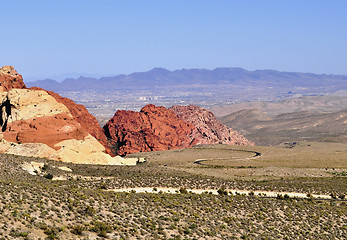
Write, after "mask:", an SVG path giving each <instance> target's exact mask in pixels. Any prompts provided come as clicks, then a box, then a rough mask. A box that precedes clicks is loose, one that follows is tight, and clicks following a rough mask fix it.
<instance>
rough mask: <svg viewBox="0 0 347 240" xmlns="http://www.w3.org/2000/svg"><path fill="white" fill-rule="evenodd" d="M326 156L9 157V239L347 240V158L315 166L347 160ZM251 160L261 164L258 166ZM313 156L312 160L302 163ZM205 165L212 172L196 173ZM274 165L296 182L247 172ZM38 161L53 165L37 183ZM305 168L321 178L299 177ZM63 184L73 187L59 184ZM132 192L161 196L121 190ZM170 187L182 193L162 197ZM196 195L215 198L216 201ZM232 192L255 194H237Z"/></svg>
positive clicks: (1, 195) (4, 172)
mask: <svg viewBox="0 0 347 240" xmlns="http://www.w3.org/2000/svg"><path fill="white" fill-rule="evenodd" d="M305 144H306V145H305ZM307 145H310V146H307ZM310 148H311V149H313V150H312V152H311V153H310V152H309V151H307V149H310ZM319 148H320V145H319V143H318V145H317V144H316V143H310V144H308V143H300V144H299V145H298V146H295V147H294V148H290V149H289V148H287V146H278V147H277V148H273V149H272V148H265V147H252V148H251V149H248V147H246V148H245V147H236V148H233V150H231V149H230V147H227V146H200V147H197V148H191V149H182V150H172V151H163V152H151V153H141V154H134V156H139V155H141V156H144V157H146V158H147V160H148V162H147V163H143V164H140V165H138V166H123V167H122V166H97V165H76V164H69V163H62V162H54V161H49V160H45V159H38V158H25V157H18V156H14V155H5V154H3V155H0V171H1V174H0V213H1V214H0V239H105V238H108V239H343V238H345V236H346V234H347V228H346V226H347V202H346V201H342V200H343V199H345V197H344V196H345V194H346V189H347V178H346V175H347V171H346V168H347V166H346V164H347V163H346V161H344V160H343V159H346V158H341V159H342V160H341V159H340V158H339V157H336V156H339V154H336V155H335V158H324V159H326V161H325V163H324V164H325V165H324V164H322V165H317V163H316V157H317V158H320V157H324V156H318V155H321V154H322V152H326V156H328V155H329V154H328V153H329V151H330V153H333V152H336V151H340V154H342V156H344V155H343V154H345V153H344V152H343V150H341V149H342V148H343V146H338V145H337V146H335V147H333V146H329V148H328V149H325V150H321V152H319V151H318V152H317V150H316V149H319ZM340 148H341V149H340ZM345 149H347V148H345ZM236 150H238V151H236ZM240 150H242V151H240ZM246 151H257V152H260V153H262V155H261V156H260V157H256V158H254V157H252V156H253V155H252V154H251V153H250V152H246ZM305 152H306V156H308V158H306V160H305V161H304V160H302V159H301V154H303V153H305ZM314 152H316V153H317V154H316V155H317V156H316V155H315V154H314ZM285 153H286V154H287V159H288V160H287V161H286V160H285V159H286V158H285V155H286V154H285ZM307 154H308V155H307ZM213 156H214V157H215V158H213ZM310 156H311V157H310ZM202 158H203V159H207V160H208V161H206V162H205V163H206V164H207V165H198V164H194V160H196V159H202ZM242 159H243V160H242ZM245 159H247V160H245ZM310 159H311V160H310ZM228 160H229V161H228ZM275 160H277V162H278V163H277V165H276V164H275V166H272V168H273V169H275V170H276V169H277V170H280V169H283V168H284V169H287V171H288V173H289V174H290V175H288V176H282V175H279V176H277V175H276V174H277V173H278V172H279V171H277V170H276V171H275V170H274V172H273V173H274V175H271V174H263V176H261V175H259V176H258V175H247V174H248V173H249V172H247V171H253V170H261V169H263V171H264V169H267V168H270V165H273V162H275ZM32 161H35V162H40V163H44V167H43V169H42V173H41V174H38V175H30V174H29V173H28V172H26V171H25V170H23V169H22V165H23V164H24V163H30V162H32ZM303 161H304V162H303ZM323 165H324V166H323ZM62 167H64V168H62ZM69 169H71V170H72V171H71V172H70V171H66V170H69ZM306 169H307V172H310V171H313V170H314V171H319V172H320V174H321V175H320V174H316V173H315V174H308V175H307V176H305V175H295V174H292V173H294V170H300V171H302V172H305V171H306ZM310 169H311V170H310ZM243 170H246V172H243V173H242V174H236V173H237V171H243ZM224 173H226V174H224ZM239 173H240V172H239ZM264 173H266V171H264ZM57 178H59V179H65V180H55V181H54V180H52V179H57ZM124 188H127V189H128V190H131V189H130V188H147V190H148V191H149V190H150V189H152V191H155V192H157V193H156V194H153V193H149V192H147V193H146V192H145V191H143V192H134V191H129V192H124V191H120V190H118V191H114V190H115V189H124ZM167 188H171V189H176V190H178V191H179V192H178V193H177V194H170V193H166V192H165V191H162V192H160V190H163V189H167ZM189 189H210V192H212V194H210V193H203V194H196V193H191V192H189V191H188V190H189ZM226 189H238V190H240V193H242V192H241V190H247V191H248V192H247V193H248V194H233V195H231V194H230V193H228V192H226ZM218 190H219V191H218ZM217 191H218V192H217ZM256 191H272V192H298V193H302V194H304V195H306V196H310V195H313V196H314V194H323V195H327V196H330V199H327V200H323V199H314V198H311V197H309V198H294V197H293V196H284V195H283V196H282V195H280V196H278V197H277V196H276V197H275V198H264V197H261V196H259V194H258V193H257V192H256ZM252 192H253V193H255V194H254V195H253V193H252ZM213 193H215V194H213ZM244 193H246V192H244ZM331 196H332V197H331Z"/></svg>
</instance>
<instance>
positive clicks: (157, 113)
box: [104, 105, 194, 155]
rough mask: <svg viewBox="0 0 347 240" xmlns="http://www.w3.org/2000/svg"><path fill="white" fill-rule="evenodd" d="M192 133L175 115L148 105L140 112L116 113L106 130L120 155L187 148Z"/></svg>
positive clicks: (191, 127)
mask: <svg viewBox="0 0 347 240" xmlns="http://www.w3.org/2000/svg"><path fill="white" fill-rule="evenodd" d="M193 129H194V126H192V125H191V124H189V123H187V122H185V121H182V120H181V119H179V118H178V117H177V116H176V115H175V114H174V113H173V112H172V111H170V110H168V109H167V108H165V107H156V106H154V105H147V106H145V107H143V108H142V109H141V111H140V112H134V111H124V110H122V111H117V112H116V113H115V115H114V116H113V118H111V119H110V120H109V121H108V122H107V123H106V125H105V126H104V131H105V133H106V136H107V137H109V138H111V139H113V140H114V143H115V144H116V145H117V148H118V154H119V155H126V154H129V153H134V152H146V151H159V150H168V149H175V148H183V147H188V146H190V145H191V140H190V138H189V134H190V133H191V132H192V130H193Z"/></svg>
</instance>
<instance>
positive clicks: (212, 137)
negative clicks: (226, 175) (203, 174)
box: [169, 105, 254, 145]
mask: <svg viewBox="0 0 347 240" xmlns="http://www.w3.org/2000/svg"><path fill="white" fill-rule="evenodd" d="M169 109H170V110H171V111H173V112H174V113H175V114H176V115H177V116H178V117H179V118H180V119H182V120H184V121H186V122H189V123H191V124H192V125H194V126H195V127H196V128H195V129H194V130H193V132H192V133H191V135H190V138H191V139H195V141H198V144H228V145H254V143H253V142H251V141H248V140H247V139H246V138H245V137H244V136H243V135H242V134H241V133H239V132H236V131H234V130H232V129H231V128H228V127H227V126H225V125H223V124H222V123H221V122H220V121H219V120H218V119H217V118H216V117H215V116H214V115H213V113H211V112H210V111H207V110H206V109H204V108H201V107H198V106H193V105H190V106H173V107H171V108H169Z"/></svg>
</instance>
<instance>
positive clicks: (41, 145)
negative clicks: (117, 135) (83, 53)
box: [0, 67, 144, 165]
mask: <svg viewBox="0 0 347 240" xmlns="http://www.w3.org/2000/svg"><path fill="white" fill-rule="evenodd" d="M3 75H5V76H6V81H7V80H8V81H7V82H6V84H2V86H5V88H2V90H6V91H0V126H1V130H2V131H1V132H2V133H1V134H0V152H1V153H8V154H16V155H22V156H34V157H45V158H49V159H53V160H59V161H64V162H73V163H80V164H111V165H134V164H136V163H137V161H139V160H138V159H137V158H131V159H125V158H122V157H120V156H117V157H112V156H110V155H109V154H107V153H105V151H106V149H105V147H104V146H103V145H102V144H101V143H100V142H104V143H105V142H107V138H106V136H105V135H104V133H103V131H102V130H101V128H100V127H99V125H98V123H97V121H96V119H95V118H94V117H93V116H92V115H90V114H89V113H88V111H87V109H86V108H85V107H84V106H82V105H78V104H76V103H74V102H73V101H72V100H70V99H67V98H63V97H61V96H59V95H58V94H55V93H53V92H47V91H45V90H42V89H38V88H34V89H25V85H24V83H23V81H22V78H21V76H20V75H18V73H17V72H16V71H15V70H14V69H13V68H11V67H10V68H6V67H5V68H1V71H0V77H1V76H3ZM18 76H20V78H19V79H20V81H19V84H18V81H17V79H15V78H17V77H18ZM11 79H12V80H11ZM0 80H1V78H0ZM20 82H21V83H22V84H21V83H20ZM96 138H97V139H98V140H97V139H96ZM105 145H106V144H105ZM141 161H144V159H142V160H141Z"/></svg>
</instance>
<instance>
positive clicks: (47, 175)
mask: <svg viewBox="0 0 347 240" xmlns="http://www.w3.org/2000/svg"><path fill="white" fill-rule="evenodd" d="M44 177H45V178H47V179H49V180H52V179H53V174H52V173H47V174H46V175H45V176H44Z"/></svg>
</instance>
